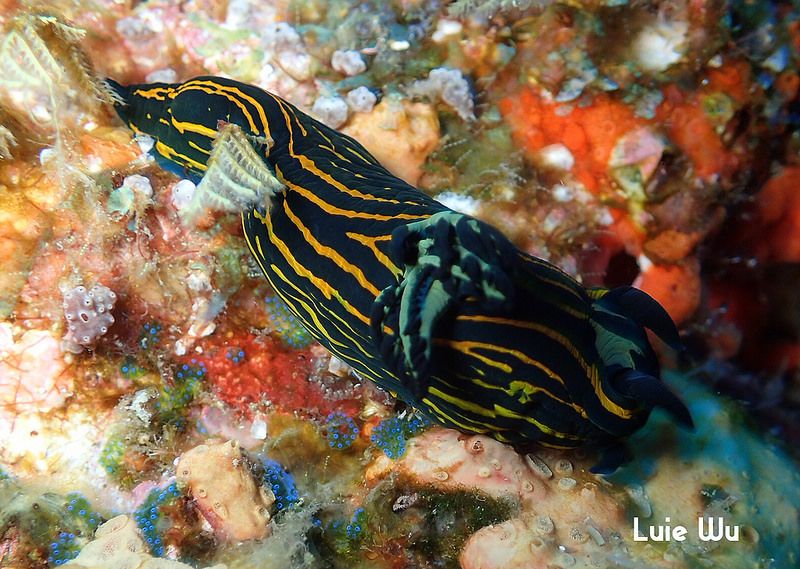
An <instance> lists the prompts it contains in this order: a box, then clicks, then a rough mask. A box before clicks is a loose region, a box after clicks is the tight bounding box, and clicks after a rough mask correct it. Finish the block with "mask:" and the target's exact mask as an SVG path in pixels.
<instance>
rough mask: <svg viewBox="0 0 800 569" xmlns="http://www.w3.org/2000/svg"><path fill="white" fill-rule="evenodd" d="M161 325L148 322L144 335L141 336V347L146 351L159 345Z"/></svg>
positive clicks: (143, 331)
mask: <svg viewBox="0 0 800 569" xmlns="http://www.w3.org/2000/svg"><path fill="white" fill-rule="evenodd" d="M160 332H161V324H159V323H157V322H148V323H146V324H145V325H144V326H143V327H142V333H141V334H140V335H139V346H141V347H142V349H144V350H149V349H151V348H153V347H155V346H156V345H158V343H159V340H160V334H159V333H160Z"/></svg>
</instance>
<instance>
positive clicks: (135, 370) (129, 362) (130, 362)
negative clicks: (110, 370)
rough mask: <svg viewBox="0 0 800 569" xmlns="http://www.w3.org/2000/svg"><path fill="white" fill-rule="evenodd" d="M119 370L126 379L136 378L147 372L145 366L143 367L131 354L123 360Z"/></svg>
mask: <svg viewBox="0 0 800 569" xmlns="http://www.w3.org/2000/svg"><path fill="white" fill-rule="evenodd" d="M119 371H120V372H121V373H122V376H123V377H125V378H126V379H136V378H137V377H141V376H142V375H144V373H145V370H144V368H142V367H141V366H140V365H139V364H138V362H137V361H136V360H135V359H134V358H133V357H131V356H127V357H126V358H125V359H124V360H122V365H120V366H119Z"/></svg>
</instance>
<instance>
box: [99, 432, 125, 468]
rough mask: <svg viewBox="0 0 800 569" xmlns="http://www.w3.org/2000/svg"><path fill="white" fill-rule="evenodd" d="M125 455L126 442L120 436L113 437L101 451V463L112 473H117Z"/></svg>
mask: <svg viewBox="0 0 800 569" xmlns="http://www.w3.org/2000/svg"><path fill="white" fill-rule="evenodd" d="M123 456H125V443H124V442H123V440H122V438H121V437H119V436H116V437H111V439H109V441H108V442H107V443H106V446H104V447H103V450H101V451H100V465H101V466H102V467H103V468H105V469H106V472H108V473H109V474H111V475H115V474H117V472H118V471H119V467H120V465H121V464H122V457H123Z"/></svg>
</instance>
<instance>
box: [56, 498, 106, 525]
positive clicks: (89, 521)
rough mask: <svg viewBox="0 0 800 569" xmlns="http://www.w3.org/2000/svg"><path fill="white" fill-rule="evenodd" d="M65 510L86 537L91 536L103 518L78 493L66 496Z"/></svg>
mask: <svg viewBox="0 0 800 569" xmlns="http://www.w3.org/2000/svg"><path fill="white" fill-rule="evenodd" d="M65 509H66V511H67V514H68V515H69V516H71V517H72V518H73V519H75V521H76V523H77V525H78V526H80V528H81V530H82V531H83V532H84V533H86V534H87V535H91V534H93V533H94V532H95V530H97V528H98V527H99V526H100V524H101V523H103V521H104V519H103V516H102V515H101V514H100V513H99V512H97V511H95V510H94V508H92V505H91V503H89V500H88V499H87V498H86V497H85V496H84V495H83V494H81V493H80V492H70V493H69V494H67V503H66V506H65Z"/></svg>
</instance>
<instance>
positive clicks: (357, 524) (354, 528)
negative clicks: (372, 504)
mask: <svg viewBox="0 0 800 569" xmlns="http://www.w3.org/2000/svg"><path fill="white" fill-rule="evenodd" d="M366 523H367V512H366V511H365V510H364V508H357V509H356V511H355V512H353V517H352V518H350V523H348V524H347V526H346V527H345V534H346V535H347V538H348V539H349V540H350V541H351V542H354V541H357V540H358V539H359V538H360V537H361V536H362V533H363V531H364V528H365V527H366Z"/></svg>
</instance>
